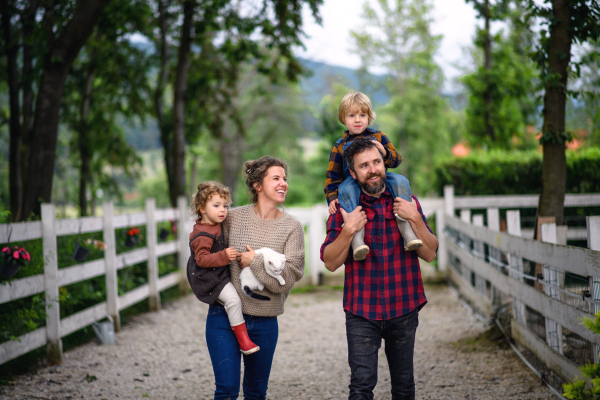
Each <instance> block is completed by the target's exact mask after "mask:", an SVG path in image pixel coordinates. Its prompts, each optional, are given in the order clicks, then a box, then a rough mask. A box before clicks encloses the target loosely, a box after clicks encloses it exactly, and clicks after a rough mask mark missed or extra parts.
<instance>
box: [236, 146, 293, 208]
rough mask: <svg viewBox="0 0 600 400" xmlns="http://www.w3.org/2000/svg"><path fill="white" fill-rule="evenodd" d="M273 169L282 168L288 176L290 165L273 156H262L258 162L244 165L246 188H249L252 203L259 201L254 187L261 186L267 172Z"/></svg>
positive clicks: (252, 161)
mask: <svg viewBox="0 0 600 400" xmlns="http://www.w3.org/2000/svg"><path fill="white" fill-rule="evenodd" d="M271 167H281V168H283V170H284V171H285V174H286V175H287V174H288V165H287V163H286V162H285V161H283V160H280V159H278V158H275V157H271V156H262V157H261V158H259V159H258V160H249V161H246V162H245V163H244V173H245V174H246V186H248V194H249V195H250V197H251V199H250V202H251V203H256V202H257V201H258V192H257V191H256V188H255V187H254V184H255V183H259V184H261V183H262V181H263V179H265V176H267V171H268V170H269V168H271Z"/></svg>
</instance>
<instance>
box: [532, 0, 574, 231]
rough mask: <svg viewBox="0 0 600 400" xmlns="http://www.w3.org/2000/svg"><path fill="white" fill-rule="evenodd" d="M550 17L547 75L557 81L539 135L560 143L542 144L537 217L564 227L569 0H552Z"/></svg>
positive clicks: (548, 97) (547, 99)
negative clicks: (550, 219) (554, 20)
mask: <svg viewBox="0 0 600 400" xmlns="http://www.w3.org/2000/svg"><path fill="white" fill-rule="evenodd" d="M552 13H553V15H554V18H555V19H556V22H555V23H553V24H551V25H550V29H549V31H550V48H549V51H548V67H549V70H550V71H549V72H550V73H551V74H553V75H555V76H557V77H558V78H557V79H556V80H549V81H548V83H547V84H546V93H545V94H544V110H543V115H544V125H543V126H542V134H545V133H550V134H552V136H554V137H555V138H557V139H559V140H555V141H544V143H543V146H544V160H543V164H542V194H541V196H540V204H539V208H538V215H539V216H543V217H556V224H557V225H562V224H563V213H564V208H565V192H566V182H567V161H566V155H565V143H564V140H560V139H562V138H563V137H564V136H563V135H564V132H565V106H566V100H567V93H566V89H567V77H568V68H569V62H570V61H571V37H570V34H569V29H570V20H571V15H570V14H571V13H570V9H569V1H568V0H552Z"/></svg>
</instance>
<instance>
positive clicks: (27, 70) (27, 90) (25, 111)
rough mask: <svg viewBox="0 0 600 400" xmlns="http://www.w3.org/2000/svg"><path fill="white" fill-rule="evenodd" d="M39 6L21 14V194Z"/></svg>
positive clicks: (28, 143)
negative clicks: (32, 43)
mask: <svg viewBox="0 0 600 400" xmlns="http://www.w3.org/2000/svg"><path fill="white" fill-rule="evenodd" d="M38 7H39V1H38V0H32V1H31V2H30V3H29V6H28V7H27V9H26V10H25V12H24V13H23V14H22V16H21V29H22V30H23V68H22V70H21V91H22V96H23V97H22V99H23V100H22V105H21V112H22V115H23V119H22V123H21V182H22V188H21V196H22V195H23V187H25V179H26V177H27V161H28V160H29V157H30V154H31V143H32V138H31V129H32V127H33V101H34V99H35V97H34V93H33V81H34V75H33V48H32V46H31V41H32V35H33V29H34V27H35V16H36V13H37V10H38ZM19 218H20V216H18V215H17V216H15V220H18V219H19Z"/></svg>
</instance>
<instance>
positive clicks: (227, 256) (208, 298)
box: [187, 181, 260, 354]
mask: <svg viewBox="0 0 600 400" xmlns="http://www.w3.org/2000/svg"><path fill="white" fill-rule="evenodd" d="M230 202H231V195H230V193H229V189H227V188H226V187H224V186H223V185H221V184H220V183H218V182H214V181H207V182H202V183H201V184H199V185H198V192H197V193H196V195H195V196H194V201H193V202H192V214H193V215H194V216H195V217H196V218H198V219H196V224H195V225H194V230H193V231H192V233H190V250H191V256H190V258H189V260H188V266H187V277H188V281H189V282H190V286H191V287H192V290H193V292H194V294H195V295H196V297H197V298H198V300H200V301H202V302H204V303H207V304H213V303H214V302H215V301H217V300H220V301H221V302H222V303H223V306H224V307H225V310H226V312H227V316H228V318H229V324H230V325H231V329H233V333H234V334H235V337H236V339H237V340H238V343H239V345H240V351H241V352H242V353H244V354H252V353H254V352H257V351H258V350H260V348H259V347H258V346H257V345H255V344H254V343H253V342H252V340H250V337H249V336H248V331H247V330H246V321H245V320H244V315H243V314H242V301H241V300H240V297H239V295H238V293H237V291H236V290H235V287H234V286H233V284H232V283H231V274H230V272H229V261H233V260H235V258H236V256H237V251H236V250H235V249H234V248H233V247H229V248H227V249H226V248H225V243H224V241H223V231H222V230H221V222H223V220H225V217H227V211H228V209H229V203H230Z"/></svg>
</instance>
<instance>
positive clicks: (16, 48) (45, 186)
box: [0, 0, 109, 220]
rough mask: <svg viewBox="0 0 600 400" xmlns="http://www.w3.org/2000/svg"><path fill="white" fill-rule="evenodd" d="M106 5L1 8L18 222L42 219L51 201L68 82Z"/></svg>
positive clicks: (99, 1)
mask: <svg viewBox="0 0 600 400" xmlns="http://www.w3.org/2000/svg"><path fill="white" fill-rule="evenodd" d="M108 1H109V0H86V1H81V0H79V1H74V0H62V1H54V2H42V1H37V0H31V1H16V0H15V1H10V0H3V1H2V2H1V3H0V12H1V13H2V14H1V16H0V20H1V22H2V33H3V34H2V38H1V43H0V46H1V48H2V50H3V51H2V54H3V55H4V56H5V57H6V67H7V73H6V75H5V79H6V80H7V82H8V86H9V103H10V123H9V126H10V127H9V130H10V193H11V205H10V207H11V213H12V216H13V218H14V219H15V220H20V219H22V218H26V217H28V216H29V215H30V214H32V213H33V214H36V215H39V213H40V205H41V203H42V202H44V201H50V199H51V193H52V181H53V175H54V165H55V161H56V142H57V138H58V125H59V119H60V118H59V117H60V107H61V100H62V95H63V88H64V83H65V79H66V76H67V74H68V72H69V69H70V68H71V65H72V64H73V61H74V60H75V58H76V57H77V55H78V54H79V51H80V50H81V48H82V47H83V45H84V44H85V42H86V40H87V39H88V37H89V36H90V35H91V33H92V31H93V29H94V26H95V25H96V23H97V22H98V19H99V18H100V15H101V14H102V12H103V10H104V8H105V7H106V5H107V4H108ZM21 96H22V98H23V101H22V102H21V100H20V97H21ZM34 104H35V107H34Z"/></svg>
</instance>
